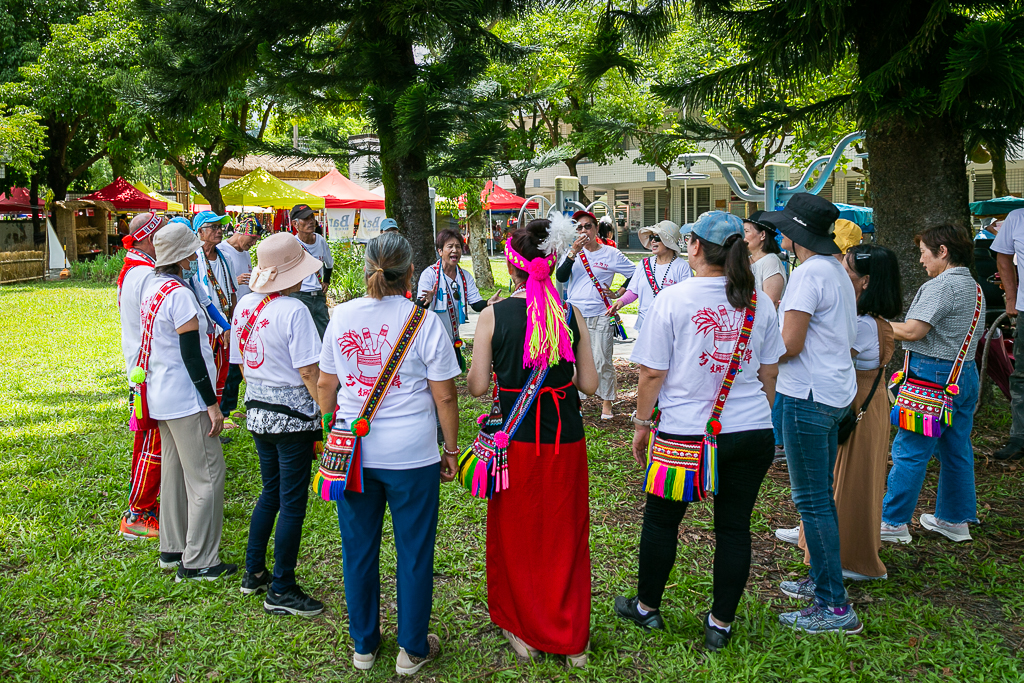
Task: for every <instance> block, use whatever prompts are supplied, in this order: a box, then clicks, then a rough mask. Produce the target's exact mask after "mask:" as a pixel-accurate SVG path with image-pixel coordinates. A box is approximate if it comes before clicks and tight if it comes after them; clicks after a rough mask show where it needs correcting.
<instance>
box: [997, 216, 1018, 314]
mask: <svg viewBox="0 0 1024 683" xmlns="http://www.w3.org/2000/svg"><path fill="white" fill-rule="evenodd" d="M991 249H992V251H994V252H996V253H997V254H1013V255H1014V256H1016V257H1017V258H1016V259H1015V260H1016V262H1017V307H1018V309H1019V308H1020V307H1021V306H1024V209H1014V210H1013V211H1011V212H1010V213H1009V214H1008V215H1007V216H1006V220H1004V221H1003V227H1001V228H1000V229H999V234H998V235H996V238H995V240H993V241H992V247H991Z"/></svg>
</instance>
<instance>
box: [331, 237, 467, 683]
mask: <svg viewBox="0 0 1024 683" xmlns="http://www.w3.org/2000/svg"><path fill="white" fill-rule="evenodd" d="M365 258H366V263H365V265H364V267H363V273H364V274H365V276H366V296H364V297H362V298H359V299H354V300H352V301H347V302H345V303H343V304H341V305H339V306H338V307H337V308H335V309H334V314H333V315H332V316H331V322H330V324H329V325H328V326H327V332H326V334H325V335H324V345H323V351H322V352H321V354H320V379H319V382H318V383H317V391H318V394H319V402H320V412H321V413H322V414H323V416H324V424H325V426H329V427H334V428H335V432H334V433H335V434H337V433H339V431H338V428H339V427H340V429H341V430H351V433H352V434H354V435H356V436H358V437H359V441H358V448H359V454H360V457H361V458H362V468H361V473H362V476H361V489H362V490H361V491H359V490H352V489H353V488H358V485H357V486H356V487H349V488H348V489H347V490H345V492H344V496H343V497H342V499H341V500H338V526H339V528H340V529H341V539H342V568H343V570H344V575H345V603H346V605H347V607H348V617H349V635H351V636H352V640H353V641H354V646H355V655H354V656H353V664H354V665H355V667H356V668H357V669H360V670H367V669H370V668H371V667H372V666H373V664H374V661H375V660H376V656H377V649H378V648H379V647H380V642H381V633H380V593H381V586H380V542H381V531H382V528H383V520H384V507H385V505H386V506H387V507H388V508H390V510H391V519H392V523H393V527H394V533H395V548H396V550H397V553H398V595H399V599H398V602H399V612H398V646H399V652H398V659H397V662H396V664H395V670H396V671H397V672H398V673H399V674H411V673H415V672H416V671H419V669H420V668H422V667H423V666H424V665H425V664H426V663H427V662H429V661H430V660H432V659H434V658H435V657H436V656H437V654H438V653H439V652H440V647H441V645H440V640H439V639H438V637H437V636H435V635H434V634H432V633H431V634H428V633H427V625H428V624H429V622H430V610H431V603H432V596H433V586H434V579H433V573H434V539H435V535H436V533H437V511H438V496H439V490H438V489H439V484H440V483H441V482H442V481H451V480H452V479H454V477H455V471H456V468H457V467H458V463H457V456H458V454H459V449H458V437H459V412H458V411H459V409H458V398H457V396H456V393H455V379H454V378H455V377H456V376H458V374H459V363H458V361H457V360H456V359H455V351H454V349H452V343H451V339H450V338H449V337H448V333H447V331H446V330H445V326H444V323H443V322H442V321H441V319H440V318H439V317H438V316H436V315H429V314H426V315H424V316H423V318H422V322H421V323H420V327H419V328H418V332H415V333H414V334H413V336H412V337H411V341H410V340H409V339H410V336H409V333H403V331H404V330H405V329H406V328H407V325H411V324H412V323H411V322H410V321H412V320H413V311H414V310H422V309H417V306H416V304H414V303H413V302H412V301H409V300H408V299H406V298H405V292H406V291H408V290H409V286H410V284H411V282H412V272H413V266H412V248H411V247H410V246H409V243H408V242H407V241H406V239H405V238H404V237H402V236H401V235H398V234H397V233H393V232H385V233H384V234H382V235H380V236H379V237H375V238H374V239H372V240H370V241H369V242H368V243H367V245H366V257H365ZM408 329H415V328H414V327H409V328H408ZM396 346H397V347H398V350H397V351H396V352H395V354H394V357H395V358H396V360H397V361H398V363H399V364H398V366H397V370H395V373H394V376H393V378H392V379H391V380H390V382H387V381H386V380H385V383H386V384H387V385H388V387H387V389H385V390H384V392H383V398H381V399H380V401H379V404H378V408H377V410H376V412H373V413H372V414H371V416H370V417H369V418H366V417H364V416H363V412H364V405H365V404H366V402H367V397H368V396H370V395H371V392H374V387H375V386H376V384H377V381H378V377H380V375H381V373H382V372H385V366H386V365H387V364H388V360H389V359H390V358H391V357H392V351H393V350H394V349H395V348H396ZM403 352H404V355H403ZM385 378H386V375H385ZM375 395H376V394H375ZM438 419H439V420H440V424H441V430H442V432H443V434H444V457H443V458H442V457H441V456H440V455H439V454H438V449H437V441H436V427H435V425H436V421H437V420H438ZM332 438H334V437H333V435H332ZM353 460H354V458H353ZM321 471H323V470H322V469H321ZM320 479H321V474H317V479H316V482H317V483H320ZM314 486H315V487H316V488H318V489H319V488H320V487H319V486H317V484H316V483H315V485H314ZM329 486H333V485H329ZM321 495H324V494H323V492H322V491H321ZM332 500H333V498H332Z"/></svg>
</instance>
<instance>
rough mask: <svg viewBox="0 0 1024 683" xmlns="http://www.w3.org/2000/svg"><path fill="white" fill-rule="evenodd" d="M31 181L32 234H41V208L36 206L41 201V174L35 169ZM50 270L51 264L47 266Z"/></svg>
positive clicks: (29, 199) (29, 187) (29, 193)
mask: <svg viewBox="0 0 1024 683" xmlns="http://www.w3.org/2000/svg"><path fill="white" fill-rule="evenodd" d="M31 174H32V175H31V180H30V181H29V186H28V203H29V204H30V205H31V206H32V233H33V234H37V233H39V228H40V224H41V221H40V220H39V207H38V206H36V202H38V201H39V174H38V173H37V172H36V170H35V169H34V168H33V169H32V171H31ZM46 267H47V268H49V267H50V266H49V264H47V266H46Z"/></svg>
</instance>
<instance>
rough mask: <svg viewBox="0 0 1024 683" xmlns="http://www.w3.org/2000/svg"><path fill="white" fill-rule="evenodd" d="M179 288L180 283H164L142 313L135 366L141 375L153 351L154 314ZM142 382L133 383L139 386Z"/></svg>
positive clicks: (175, 281) (145, 370)
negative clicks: (140, 341) (140, 336)
mask: <svg viewBox="0 0 1024 683" xmlns="http://www.w3.org/2000/svg"><path fill="white" fill-rule="evenodd" d="M179 287H181V283H179V282H178V281H177V280H168V281H167V282H165V283H164V284H163V286H161V287H160V289H159V290H157V293H156V294H154V295H153V297H152V298H151V299H150V300H149V307H148V308H146V309H145V310H144V311H143V312H142V344H141V345H140V346H139V356H138V358H137V359H136V361H135V365H136V367H139V368H142V371H143V373H145V372H148V371H149V354H150V353H151V352H152V350H153V323H155V322H156V313H157V311H158V310H160V304H162V303H163V302H164V299H166V298H167V295H168V294H170V293H171V292H173V291H174V290H176V289H178V288H179ZM132 374H133V375H134V374H135V372H134V371H133V372H132ZM133 381H134V380H133ZM142 381H145V376H143V377H142ZM142 381H138V382H135V383H136V384H141V383H142Z"/></svg>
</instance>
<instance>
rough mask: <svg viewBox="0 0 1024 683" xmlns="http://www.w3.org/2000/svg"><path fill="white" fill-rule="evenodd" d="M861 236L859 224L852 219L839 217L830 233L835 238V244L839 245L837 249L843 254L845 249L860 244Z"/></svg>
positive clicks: (862, 234)
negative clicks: (832, 231) (833, 230)
mask: <svg viewBox="0 0 1024 683" xmlns="http://www.w3.org/2000/svg"><path fill="white" fill-rule="evenodd" d="M863 236H864V233H863V232H862V231H861V229H860V226H859V225H857V224H856V223H854V222H853V221H848V220H846V219H845V218H840V219H839V220H837V221H836V229H835V232H834V233H833V234H832V239H833V240H835V243H836V246H837V247H839V251H841V252H843V253H844V254H845V253H846V250H847V249H849V248H850V247H853V246H856V245H858V244H860V240H861V238H862V237H863Z"/></svg>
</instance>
